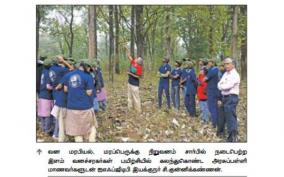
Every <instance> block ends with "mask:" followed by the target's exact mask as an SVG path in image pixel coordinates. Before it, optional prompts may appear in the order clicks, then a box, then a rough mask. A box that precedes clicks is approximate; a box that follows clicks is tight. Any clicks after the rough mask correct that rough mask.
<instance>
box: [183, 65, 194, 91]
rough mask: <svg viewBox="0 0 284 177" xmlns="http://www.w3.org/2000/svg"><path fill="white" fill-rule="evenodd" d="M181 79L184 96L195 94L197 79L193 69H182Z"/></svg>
mask: <svg viewBox="0 0 284 177" xmlns="http://www.w3.org/2000/svg"><path fill="white" fill-rule="evenodd" d="M182 78H185V79H186V81H185V88H186V94H187V95H188V94H190V93H193V94H196V88H197V78H196V74H195V71H194V69H184V70H183V73H182Z"/></svg>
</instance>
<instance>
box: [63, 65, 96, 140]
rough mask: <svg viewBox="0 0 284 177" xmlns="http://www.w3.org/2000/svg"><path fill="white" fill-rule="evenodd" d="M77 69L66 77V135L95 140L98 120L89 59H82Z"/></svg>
mask: <svg viewBox="0 0 284 177" xmlns="http://www.w3.org/2000/svg"><path fill="white" fill-rule="evenodd" d="M76 66H77V69H75V70H74V71H72V72H70V73H68V74H67V75H66V76H65V77H64V78H65V79H64V92H66V93H67V111H66V118H65V132H66V135H69V136H73V137H74V138H75V142H84V141H85V140H87V141H88V142H95V139H96V128H97V121H96V117H95V112H94V109H93V101H94V97H93V94H94V82H93V78H92V76H91V75H90V74H89V73H90V71H91V70H90V68H91V63H90V61H89V60H80V61H79V62H78V63H77V64H76Z"/></svg>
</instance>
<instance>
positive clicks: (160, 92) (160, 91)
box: [158, 83, 171, 108]
mask: <svg viewBox="0 0 284 177" xmlns="http://www.w3.org/2000/svg"><path fill="white" fill-rule="evenodd" d="M163 90H164V91H165V94H166V98H167V105H168V108H170V107H171V102H170V101H171V100H170V88H169V83H163V84H159V88H158V101H159V108H161V107H162V96H163Z"/></svg>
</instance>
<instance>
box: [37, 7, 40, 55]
mask: <svg viewBox="0 0 284 177" xmlns="http://www.w3.org/2000/svg"><path fill="white" fill-rule="evenodd" d="M40 21H41V14H40V6H39V5H37V6H36V59H38V58H39V54H38V49H39V27H40Z"/></svg>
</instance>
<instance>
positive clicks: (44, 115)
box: [38, 59, 54, 135]
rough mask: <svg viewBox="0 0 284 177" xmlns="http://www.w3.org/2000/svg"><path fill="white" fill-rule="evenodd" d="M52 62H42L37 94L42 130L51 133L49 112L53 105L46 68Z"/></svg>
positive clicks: (51, 124)
mask: <svg viewBox="0 0 284 177" xmlns="http://www.w3.org/2000/svg"><path fill="white" fill-rule="evenodd" d="M51 64H52V60H51V59H46V60H44V62H43V66H44V67H43V70H42V74H41V79H40V87H39V95H38V116H39V117H40V119H41V128H42V130H43V132H45V133H46V134H48V135H52V133H53V130H54V125H53V121H54V119H53V117H52V116H51V114H50V112H51V109H52V107H53V98H52V91H51V90H50V88H49V87H48V77H49V76H48V70H49V68H50V66H51Z"/></svg>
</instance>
